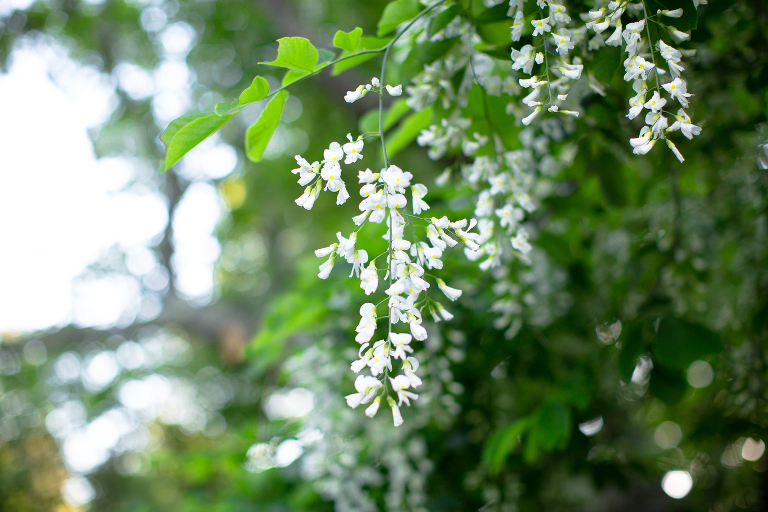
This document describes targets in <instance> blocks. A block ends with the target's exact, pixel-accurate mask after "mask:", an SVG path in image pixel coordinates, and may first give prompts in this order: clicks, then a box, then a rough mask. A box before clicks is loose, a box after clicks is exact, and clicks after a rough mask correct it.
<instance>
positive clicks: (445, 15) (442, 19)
mask: <svg viewBox="0 0 768 512" xmlns="http://www.w3.org/2000/svg"><path fill="white" fill-rule="evenodd" d="M460 12H461V7H459V6H458V5H456V4H452V5H451V6H449V7H448V8H447V9H445V10H444V11H441V12H440V13H439V14H438V15H437V16H435V17H434V18H432V19H431V20H430V22H429V29H427V34H428V35H429V37H432V36H434V35H435V34H437V33H438V32H440V31H441V30H443V29H444V28H445V27H447V26H448V24H449V23H450V22H451V21H453V19H454V18H455V17H456V16H458V15H459V13H460Z"/></svg>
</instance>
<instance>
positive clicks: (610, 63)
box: [592, 46, 621, 83]
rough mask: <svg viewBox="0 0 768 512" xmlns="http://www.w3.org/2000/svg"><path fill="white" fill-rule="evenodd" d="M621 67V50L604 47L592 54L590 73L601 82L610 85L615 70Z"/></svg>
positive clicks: (613, 47)
mask: <svg viewBox="0 0 768 512" xmlns="http://www.w3.org/2000/svg"><path fill="white" fill-rule="evenodd" d="M620 67H621V48H619V47H617V46H604V47H602V48H600V49H599V50H598V51H597V53H595V54H594V57H593V59H592V72H593V73H594V74H595V78H597V79H598V80H600V81H601V82H606V83H611V82H612V81H613V75H614V74H615V73H616V70H617V69H619V68H620Z"/></svg>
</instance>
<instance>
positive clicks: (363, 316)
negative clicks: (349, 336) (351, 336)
mask: <svg viewBox="0 0 768 512" xmlns="http://www.w3.org/2000/svg"><path fill="white" fill-rule="evenodd" d="M376 318H377V317H376V306H374V305H373V304H371V303H370V302H366V303H365V304H363V305H362V306H360V322H358V324H357V327H355V332H356V333H357V336H355V341H356V342H358V343H367V342H369V341H371V338H373V333H375V332H376Z"/></svg>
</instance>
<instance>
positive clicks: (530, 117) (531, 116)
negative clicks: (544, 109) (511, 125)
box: [522, 105, 541, 126]
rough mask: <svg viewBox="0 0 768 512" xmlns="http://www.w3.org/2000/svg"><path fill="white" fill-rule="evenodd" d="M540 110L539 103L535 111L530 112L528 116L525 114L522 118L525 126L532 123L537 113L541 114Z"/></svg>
mask: <svg viewBox="0 0 768 512" xmlns="http://www.w3.org/2000/svg"><path fill="white" fill-rule="evenodd" d="M539 112H541V105H539V106H538V107H536V109H535V110H534V111H533V112H531V113H530V114H528V115H527V116H525V117H524V118H523V120H522V122H523V124H524V125H525V126H528V125H529V124H531V123H532V122H533V119H534V118H535V117H536V116H537V115H539Z"/></svg>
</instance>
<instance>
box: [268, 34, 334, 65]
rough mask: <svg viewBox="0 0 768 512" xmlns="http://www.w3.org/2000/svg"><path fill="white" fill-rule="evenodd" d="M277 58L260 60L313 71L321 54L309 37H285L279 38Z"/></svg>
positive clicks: (270, 63) (269, 63)
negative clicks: (269, 60)
mask: <svg viewBox="0 0 768 512" xmlns="http://www.w3.org/2000/svg"><path fill="white" fill-rule="evenodd" d="M277 42H278V43H279V46H278V47H277V58H276V59H275V60H273V61H272V62H259V64H266V65H267V66H275V67H279V68H288V69H293V70H295V71H312V70H313V69H314V68H315V65H317V59H318V58H319V56H320V54H319V53H318V51H317V48H315V47H314V46H313V45H312V43H310V42H309V39H306V38H304V37H283V38H281V39H278V40H277Z"/></svg>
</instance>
